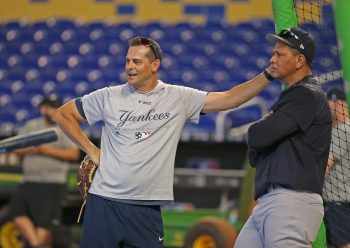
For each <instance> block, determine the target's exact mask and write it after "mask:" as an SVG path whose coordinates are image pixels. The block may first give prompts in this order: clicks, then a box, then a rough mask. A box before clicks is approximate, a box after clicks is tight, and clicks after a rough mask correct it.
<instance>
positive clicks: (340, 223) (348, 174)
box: [294, 0, 350, 247]
mask: <svg viewBox="0 0 350 248" xmlns="http://www.w3.org/2000/svg"><path fill="white" fill-rule="evenodd" d="M332 4H334V3H332V1H331V0H318V1H309V0H300V1H294V8H295V12H296V16H297V20H298V23H299V26H300V27H301V28H303V29H305V30H306V31H308V32H309V33H311V34H312V35H313V36H314V38H315V41H316V45H317V56H316V59H315V62H314V64H313V72H314V74H315V75H317V76H318V77H319V81H320V82H321V83H322V84H323V88H324V90H325V91H326V92H327V97H328V101H329V105H330V108H331V111H332V118H333V120H332V122H333V130H332V143H331V152H330V156H329V161H328V166H327V172H326V175H325V182H324V188H323V199H324V204H325V218H324V223H325V225H326V230H327V243H328V245H329V247H350V229H349V225H350V162H349V157H350V118H349V112H348V104H347V100H346V94H345V85H344V80H343V77H342V70H341V65H340V54H339V47H338V45H337V44H338V42H337V34H336V28H335V17H334V12H333V6H332Z"/></svg>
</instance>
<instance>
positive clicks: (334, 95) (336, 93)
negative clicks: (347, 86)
mask: <svg viewBox="0 0 350 248" xmlns="http://www.w3.org/2000/svg"><path fill="white" fill-rule="evenodd" d="M327 99H328V100H333V101H335V100H343V101H346V94H345V91H344V90H343V89H341V88H339V87H333V88H331V89H329V90H328V91H327Z"/></svg>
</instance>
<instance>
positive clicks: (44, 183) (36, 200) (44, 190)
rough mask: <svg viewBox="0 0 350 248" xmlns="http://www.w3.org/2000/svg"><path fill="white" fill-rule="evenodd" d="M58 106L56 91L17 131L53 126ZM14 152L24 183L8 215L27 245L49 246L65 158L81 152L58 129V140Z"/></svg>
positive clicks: (58, 215) (57, 214)
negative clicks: (17, 156)
mask: <svg viewBox="0 0 350 248" xmlns="http://www.w3.org/2000/svg"><path fill="white" fill-rule="evenodd" d="M61 105H62V101H61V99H60V98H59V97H58V96H57V95H56V94H50V95H48V96H45V97H44V98H43V100H42V101H41V103H40V104H39V111H40V113H41V115H42V116H41V117H39V118H35V119H32V120H30V121H28V122H27V123H26V124H25V126H24V127H22V128H21V129H20V130H19V132H18V133H19V134H26V133H30V132H34V131H39V130H42V129H46V128H50V127H55V126H56V123H55V122H54V121H53V116H54V114H55V112H56V110H57V108H58V107H60V106H61ZM16 154H17V155H19V156H21V157H22V167H23V183H22V184H21V185H20V186H19V188H18V190H17V192H16V193H15V194H14V196H13V199H12V201H11V206H10V216H11V217H12V218H13V220H14V223H15V225H16V226H17V227H18V228H19V230H20V232H21V234H22V235H23V236H24V238H25V240H26V243H27V244H28V245H29V247H33V248H34V247H38V248H39V247H51V245H52V244H51V242H52V233H51V230H52V228H51V227H52V226H53V225H57V224H59V222H60V218H61V200H62V196H63V194H62V193H63V190H64V187H65V183H66V179H67V172H68V161H72V160H73V161H75V160H78V159H79V157H80V151H79V149H78V147H76V146H75V145H74V144H73V143H72V142H71V141H70V140H69V139H68V138H67V137H66V136H65V135H64V133H63V132H62V131H61V130H58V139H57V141H55V142H53V143H49V144H44V145H40V146H36V147H34V146H32V147H28V148H23V149H19V150H16Z"/></svg>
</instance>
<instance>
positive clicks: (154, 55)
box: [129, 36, 163, 61]
mask: <svg viewBox="0 0 350 248" xmlns="http://www.w3.org/2000/svg"><path fill="white" fill-rule="evenodd" d="M132 46H147V47H149V48H150V50H151V53H149V57H148V58H149V59H150V61H153V60H155V59H159V60H160V61H161V60H162V57H163V52H162V49H161V48H160V46H159V44H158V43H157V42H156V41H155V40H152V39H150V38H146V37H141V36H137V37H134V38H131V39H130V40H129V47H132Z"/></svg>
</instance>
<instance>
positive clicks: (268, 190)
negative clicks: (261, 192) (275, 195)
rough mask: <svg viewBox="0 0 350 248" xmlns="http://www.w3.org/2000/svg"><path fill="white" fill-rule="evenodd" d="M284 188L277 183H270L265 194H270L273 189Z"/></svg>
mask: <svg viewBox="0 0 350 248" xmlns="http://www.w3.org/2000/svg"><path fill="white" fill-rule="evenodd" d="M283 188H285V187H283V186H282V185H280V184H278V183H271V184H269V186H268V187H267V189H266V193H270V192H271V191H273V190H275V189H283Z"/></svg>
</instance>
